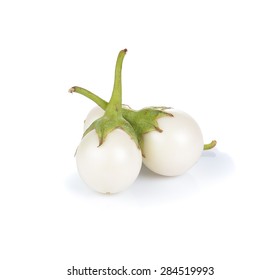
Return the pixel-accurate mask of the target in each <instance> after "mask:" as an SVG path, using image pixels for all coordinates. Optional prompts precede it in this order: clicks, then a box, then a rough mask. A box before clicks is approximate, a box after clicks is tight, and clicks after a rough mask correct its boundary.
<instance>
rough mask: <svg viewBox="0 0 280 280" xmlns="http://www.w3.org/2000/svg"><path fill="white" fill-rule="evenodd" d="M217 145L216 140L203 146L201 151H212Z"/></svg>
mask: <svg viewBox="0 0 280 280" xmlns="http://www.w3.org/2000/svg"><path fill="white" fill-rule="evenodd" d="M216 144H217V141H216V140H213V141H212V142H211V143H209V144H205V145H204V148H203V150H210V149H213V148H214V147H215V146H216Z"/></svg>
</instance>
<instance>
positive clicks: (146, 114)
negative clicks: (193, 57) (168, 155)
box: [69, 49, 217, 156]
mask: <svg viewBox="0 0 280 280" xmlns="http://www.w3.org/2000/svg"><path fill="white" fill-rule="evenodd" d="M126 52H127V50H126V49H125V50H122V51H120V52H119V55H118V58H117V62H116V68H115V82H114V87H113V93H112V96H111V99H110V101H109V103H108V102H106V101H105V100H103V99H102V98H100V97H99V96H97V95H96V94H94V93H92V92H90V91H88V90H86V89H84V88H81V87H78V86H74V87H72V88H70V89H69V92H70V93H73V92H76V93H79V94H81V95H83V96H85V97H87V98H89V99H91V100H92V101H93V102H95V103H96V104H97V105H98V106H99V107H100V108H102V109H103V110H104V111H105V114H104V116H103V117H101V118H99V119H97V120H96V121H94V122H93V123H92V124H91V125H90V126H89V127H88V129H87V130H86V131H85V132H84V134H83V137H84V136H85V135H87V134H88V133H89V132H90V131H92V130H94V129H95V130H96V133H97V135H98V138H99V146H100V145H102V144H103V143H104V141H105V139H106V137H107V135H108V134H109V133H110V132H112V131H113V130H115V129H117V128H120V129H122V130H124V131H125V132H126V133H127V134H128V135H129V136H130V137H131V139H132V140H133V141H134V142H135V144H136V145H137V147H138V148H141V150H142V155H143V136H144V134H146V133H148V132H151V131H158V132H162V130H161V128H160V127H159V125H158V119H159V118H162V117H173V115H172V114H171V113H169V112H166V111H165V110H167V109H170V107H147V108H143V109H141V110H138V111H135V110H132V109H131V108H129V107H127V106H123V105H122V85H121V71H122V62H123V58H124V56H125V54H126ZM216 143H217V142H216V141H215V140H214V141H212V142H211V143H209V144H205V145H204V150H209V149H212V148H214V147H215V146H216ZM143 156H144V155H143Z"/></svg>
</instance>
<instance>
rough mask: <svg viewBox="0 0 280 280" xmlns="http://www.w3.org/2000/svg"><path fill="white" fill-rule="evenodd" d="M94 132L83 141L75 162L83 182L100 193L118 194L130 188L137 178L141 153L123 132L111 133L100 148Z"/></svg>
mask: <svg viewBox="0 0 280 280" xmlns="http://www.w3.org/2000/svg"><path fill="white" fill-rule="evenodd" d="M98 145H99V140H98V136H97V134H96V132H95V130H93V131H91V132H90V133H88V134H87V135H86V136H85V137H84V138H83V139H82V141H81V143H80V145H79V147H78V149H77V153H76V162H77V167H78V172H79V174H80V176H81V178H82V179H83V181H84V182H85V183H86V184H87V185H88V186H90V187H91V188H93V189H94V190H96V191H98V192H101V193H117V192H120V191H123V190H125V189H126V188H128V187H129V186H130V185H131V184H132V183H133V182H134V181H135V179H136V178H137V176H138V174H139V172H140V169H141V165H142V156H141V151H140V149H138V148H137V146H136V144H135V143H134V142H133V141H132V140H131V138H130V137H129V135H128V134H127V133H125V132H124V131H123V130H121V129H116V130H114V131H112V132H111V133H110V134H109V135H108V136H107V138H106V140H105V142H104V143H103V144H102V145H101V146H100V147H98Z"/></svg>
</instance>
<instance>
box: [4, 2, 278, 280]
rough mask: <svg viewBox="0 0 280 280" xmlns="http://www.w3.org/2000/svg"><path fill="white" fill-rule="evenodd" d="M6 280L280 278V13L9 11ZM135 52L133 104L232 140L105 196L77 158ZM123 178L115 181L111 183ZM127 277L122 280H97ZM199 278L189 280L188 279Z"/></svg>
mask: <svg viewBox="0 0 280 280" xmlns="http://www.w3.org/2000/svg"><path fill="white" fill-rule="evenodd" d="M0 11H1V17H0V31H1V33H0V34H1V39H0V40H1V45H0V50H1V52H0V80H1V100H0V122H1V123H0V125H1V131H2V133H1V140H0V141H1V157H0V159H1V161H0V162H1V175H0V176H1V177H0V185H1V189H0V210H1V212H0V215H1V232H0V235H1V239H0V256H1V262H0V266H1V269H0V278H1V279H5V280H8V279H48V280H49V279H90V278H93V279H94V277H90V278H87V277H74V276H72V277H70V276H67V269H68V268H70V267H71V266H72V265H74V266H76V267H77V268H83V267H85V266H91V267H95V268H106V267H108V266H111V267H115V268H116V267H119V266H122V265H124V266H126V267H127V268H135V267H136V268H151V269H152V270H157V271H158V272H157V273H153V275H152V276H151V277H146V276H142V277H120V279H130V278H131V279H140V278H141V279H184V277H182V276H173V277H164V276H159V272H160V267H161V266H214V267H215V275H214V276H212V277H206V276H200V277H199V278H196V277H189V278H190V279H227V280H230V279H246V280H247V279H270V280H274V279H279V277H280V272H279V250H280V246H279V236H280V232H279V210H280V209H279V208H280V207H279V198H280V197H279V194H280V193H279V189H280V184H279V183H280V182H279V143H280V137H279V136H280V133H279V120H280V113H279V98H278V96H279V93H280V91H279V90H280V83H279V74H280V66H279V65H280V51H279V50H280V39H279V36H280V35H279V34H280V17H279V14H280V7H279V2H278V1H246V0H242V1H238V0H237V1H179V0H177V1H176V0H174V1H143V0H142V1H124V0H121V1H106V0H105V1H84V0H79V1H71V0H68V1H58V0H56V1H50V0H49V1H31V0H26V1H12V0H11V1H1V3H0ZM123 48H127V49H128V53H127V55H126V58H125V60H124V65H123V102H124V103H125V104H129V105H130V106H132V107H133V108H136V109H139V108H141V107H143V106H148V105H166V106H172V107H174V108H178V109H181V110H184V111H186V112H188V113H189V114H190V115H192V116H193V117H194V118H195V119H196V120H197V122H198V123H199V124H200V127H201V129H202V131H203V134H204V138H205V142H208V141H210V140H212V139H214V138H215V139H217V140H218V146H217V148H216V149H215V150H213V151H211V152H208V153H204V154H203V156H202V158H201V160H200V161H199V162H198V163H197V165H196V166H195V167H194V168H193V169H191V170H190V172H188V173H187V174H185V175H183V176H181V177H178V178H164V177H160V176H156V175H154V174H152V173H151V172H149V171H148V170H146V169H143V170H142V172H141V174H140V176H139V178H138V179H137V181H136V182H135V184H134V185H133V186H131V188H130V189H129V190H127V191H126V192H124V193H121V194H118V195H112V196H104V195H100V194H97V193H95V192H94V191H92V190H90V189H89V188H88V187H87V186H86V185H85V184H84V183H83V182H82V181H81V179H80V178H79V176H78V174H77V171H76V165H75V158H74V152H75V149H76V146H77V145H78V143H79V141H80V138H81V135H82V127H83V120H84V118H85V116H86V115H87V113H88V111H89V110H90V109H91V108H92V106H93V103H92V102H91V101H90V100H87V99H86V98H84V97H82V96H80V95H78V94H73V95H71V94H69V93H68V92H67V91H68V89H69V88H70V87H71V86H74V85H79V86H82V87H85V88H88V89H89V90H92V91H94V92H95V93H97V94H98V95H100V96H101V97H103V98H104V99H106V100H108V99H109V98H110V95H111V90H112V86H113V72H114V66H115V60H116V57H117V54H118V52H119V50H121V49H123ZM108 175H109V174H108ZM95 278H96V279H103V278H104V279H105V278H106V279H115V277H112V276H111V277H109V276H108V277H103V278H102V277H95ZM187 278H188V277H187Z"/></svg>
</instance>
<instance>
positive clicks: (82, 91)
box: [69, 86, 108, 111]
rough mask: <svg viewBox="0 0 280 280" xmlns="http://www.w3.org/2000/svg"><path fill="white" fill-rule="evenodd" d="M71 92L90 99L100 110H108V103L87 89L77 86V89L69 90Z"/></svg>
mask: <svg viewBox="0 0 280 280" xmlns="http://www.w3.org/2000/svg"><path fill="white" fill-rule="evenodd" d="M69 92H70V93H73V92H77V93H79V94H81V95H83V96H85V97H87V98H89V99H90V100H92V101H93V102H95V103H96V104H97V105H98V106H99V107H100V108H102V109H103V110H104V111H105V110H106V108H107V106H108V102H106V101H105V100H104V99H102V98H100V97H99V96H97V95H96V94H94V93H92V92H90V91H89V90H87V89H84V88H81V87H77V86H75V87H71V88H70V89H69Z"/></svg>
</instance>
